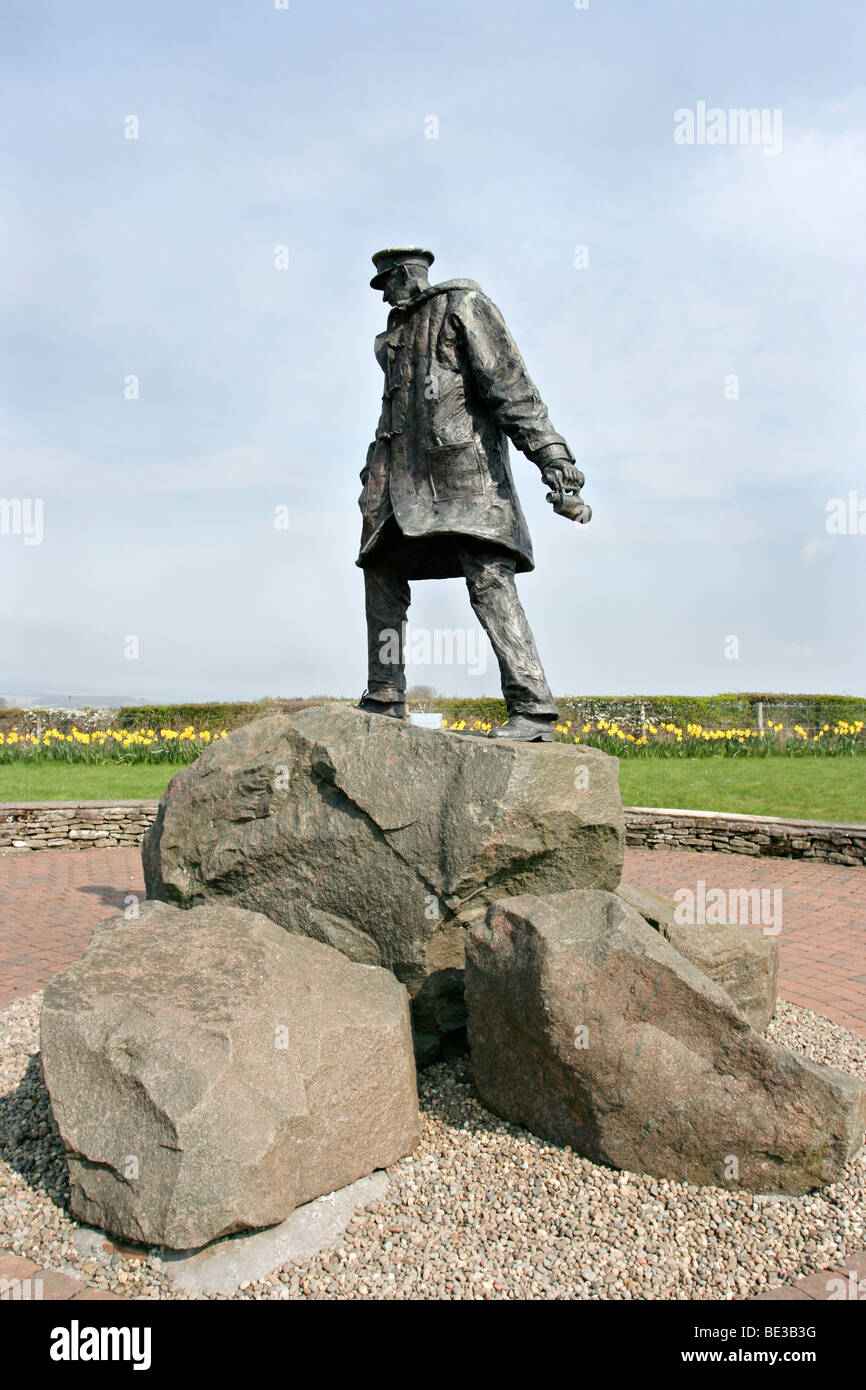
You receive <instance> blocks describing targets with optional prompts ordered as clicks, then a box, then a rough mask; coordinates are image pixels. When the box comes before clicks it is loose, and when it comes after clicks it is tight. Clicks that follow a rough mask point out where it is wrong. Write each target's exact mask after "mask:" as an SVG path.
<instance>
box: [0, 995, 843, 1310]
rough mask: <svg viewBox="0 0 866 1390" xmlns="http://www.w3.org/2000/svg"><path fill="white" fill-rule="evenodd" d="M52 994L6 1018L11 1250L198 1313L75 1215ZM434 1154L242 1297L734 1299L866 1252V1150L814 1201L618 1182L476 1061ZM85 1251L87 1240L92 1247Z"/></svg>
mask: <svg viewBox="0 0 866 1390" xmlns="http://www.w3.org/2000/svg"><path fill="white" fill-rule="evenodd" d="M41 998H42V996H41V992H37V993H35V994H31V995H29V996H28V997H27V998H24V999H19V1000H17V1001H16V1002H15V1003H14V1004H12V1005H11V1006H10V1007H8V1008H7V1009H5V1010H3V1011H2V1013H0V1249H5V1250H9V1251H12V1252H14V1253H15V1254H17V1255H22V1256H26V1257H27V1258H29V1259H32V1260H34V1261H35V1262H36V1263H38V1264H39V1265H41V1266H43V1267H45V1268H50V1269H57V1270H60V1271H62V1272H68V1273H72V1274H75V1275H77V1276H78V1277H80V1278H81V1279H83V1280H84V1282H85V1283H86V1284H87V1285H89V1286H90V1287H92V1288H97V1289H108V1290H110V1291H111V1292H112V1293H116V1294H122V1295H125V1296H126V1297H130V1298H136V1297H137V1298H173V1299H183V1298H186V1297H188V1295H187V1294H186V1293H184V1292H183V1291H181V1290H177V1289H175V1288H173V1287H172V1286H171V1285H169V1283H168V1280H167V1279H166V1276H165V1273H164V1270H163V1267H162V1264H161V1262H160V1260H159V1252H158V1251H157V1250H146V1249H140V1250H136V1249H134V1248H132V1249H131V1248H130V1247H128V1246H126V1247H123V1249H122V1250H116V1249H113V1248H112V1247H111V1246H109V1248H107V1249H106V1248H104V1246H103V1243H102V1242H101V1241H99V1240H94V1239H93V1238H88V1237H87V1235H86V1233H85V1232H84V1231H82V1230H81V1229H80V1228H79V1226H78V1223H77V1222H76V1221H75V1220H74V1219H73V1218H72V1217H71V1216H70V1215H69V1211H68V1196H69V1189H68V1182H67V1176H66V1167H65V1162H64V1158H63V1151H62V1146H61V1144H60V1141H59V1138H58V1135H57V1130H56V1127H55V1125H54V1121H53V1118H52V1115H51V1111H50V1107H49V1103H48V1097H47V1094H46V1091H45V1086H44V1083H43V1079H42V1070H41V1064H40V1060H39V1055H38V1048H39V1042H38V1018H39V1008H40V1004H41ZM768 1036H770V1037H771V1038H773V1040H774V1041H776V1042H779V1043H783V1044H784V1045H785V1046H787V1047H790V1048H792V1049H793V1050H794V1051H798V1052H801V1053H804V1054H805V1055H806V1056H808V1057H811V1058H812V1059H813V1060H814V1061H819V1062H826V1063H829V1064H830V1065H833V1066H837V1067H840V1068H843V1069H846V1070H848V1071H851V1072H854V1073H856V1074H857V1075H859V1076H861V1077H863V1078H864V1079H866V1039H864V1038H860V1037H858V1036H857V1035H856V1034H854V1033H851V1032H849V1031H848V1030H847V1029H845V1028H841V1027H839V1026H838V1025H836V1024H833V1023H830V1022H829V1021H828V1020H827V1019H825V1018H821V1017H820V1016H819V1015H817V1014H814V1013H812V1012H811V1011H809V1010H808V1009H802V1008H799V1007H797V1006H795V1005H793V1004H789V1003H787V1002H785V1001H784V1000H780V1001H779V1008H778V1013H777V1017H776V1019H775V1020H774V1022H773V1023H772V1024H771V1026H770V1028H769V1029H768ZM419 1091H420V1099H421V1106H422V1112H423V1132H422V1139H421V1143H420V1145H419V1147H418V1149H417V1150H416V1152H415V1153H414V1154H413V1155H412V1156H411V1157H409V1158H404V1159H402V1160H401V1161H400V1162H399V1163H397V1164H395V1165H394V1166H393V1167H392V1168H391V1169H390V1170H389V1175H390V1179H391V1182H390V1187H389V1190H388V1192H387V1194H386V1196H385V1198H384V1199H383V1200H382V1201H381V1202H377V1203H373V1204H372V1205H371V1206H369V1207H367V1208H365V1209H364V1210H362V1211H359V1212H358V1213H357V1214H356V1216H355V1218H354V1219H353V1221H352V1222H351V1223H350V1225H349V1226H348V1228H347V1230H346V1232H345V1234H344V1236H343V1237H342V1239H341V1240H340V1242H339V1244H337V1245H336V1247H334V1248H333V1249H331V1250H328V1251H325V1252H323V1253H322V1254H320V1255H318V1256H316V1257H315V1258H313V1259H309V1260H306V1261H304V1262H303V1263H301V1264H293V1265H289V1266H287V1267H283V1268H282V1269H280V1270H277V1271H276V1272H275V1273H273V1274H272V1275H270V1276H269V1277H268V1278H267V1279H263V1280H260V1281H258V1282H256V1283H255V1284H248V1285H246V1286H244V1287H242V1288H241V1289H240V1290H238V1291H237V1292H236V1293H235V1294H233V1295H232V1297H234V1298H240V1299H275V1298H281V1299H349V1298H364V1299H370V1298H394V1299H455V1298H458V1299H467V1298H468V1299H635V1298H637V1299H732V1298H745V1297H747V1296H749V1295H751V1294H756V1293H761V1292H763V1291H764V1290H766V1289H767V1288H770V1287H772V1286H773V1285H776V1284H779V1283H789V1282H793V1281H794V1280H796V1279H800V1278H803V1277H805V1276H806V1275H808V1274H810V1273H812V1272H813V1271H814V1270H821V1269H828V1268H830V1267H831V1266H832V1265H833V1264H834V1263H835V1262H836V1261H837V1259H838V1258H839V1257H841V1256H844V1255H845V1254H847V1253H848V1252H849V1251H851V1250H858V1249H863V1248H864V1247H866V1151H864V1150H863V1149H861V1150H860V1153H859V1154H858V1155H857V1157H856V1158H855V1159H854V1160H853V1161H852V1162H851V1163H850V1164H849V1165H848V1168H847V1170H846V1176H845V1179H844V1181H842V1182H839V1183H836V1184H834V1186H832V1187H829V1188H826V1189H825V1190H823V1191H822V1192H819V1193H814V1194H812V1195H809V1196H806V1197H797V1198H791V1197H785V1196H779V1197H774V1196H754V1195H753V1194H751V1193H747V1192H742V1193H738V1192H731V1191H725V1190H721V1189H716V1188H698V1187H694V1186H692V1185H690V1184H688V1183H681V1182H666V1181H663V1180H661V1179H659V1178H651V1177H648V1176H646V1175H645V1174H638V1173H625V1172H622V1173H621V1172H616V1171H614V1170H611V1169H607V1168H603V1167H600V1166H598V1165H597V1164H594V1163H590V1162H589V1161H588V1160H586V1159H583V1158H580V1157H579V1156H578V1155H577V1154H575V1153H573V1152H572V1151H571V1150H570V1149H568V1148H560V1147H558V1146H556V1145H552V1144H548V1143H546V1142H545V1141H544V1140H542V1139H537V1138H535V1136H533V1135H531V1134H529V1133H527V1132H526V1131H525V1130H521V1129H518V1128H516V1127H514V1126H512V1125H509V1124H506V1123H505V1122H504V1121H502V1120H499V1119H497V1118H496V1117H495V1116H493V1115H491V1114H490V1113H489V1112H488V1111H486V1110H484V1108H483V1107H482V1105H481V1104H480V1102H479V1100H478V1097H477V1095H476V1093H475V1089H474V1086H473V1082H472V1072H471V1067H470V1065H469V1060H468V1058H467V1057H458V1058H457V1059H456V1060H454V1061H451V1062H443V1063H438V1064H437V1065H435V1066H432V1067H428V1068H427V1069H426V1070H425V1071H423V1072H422V1073H421V1074H420V1076H419ZM76 1237H77V1240H76Z"/></svg>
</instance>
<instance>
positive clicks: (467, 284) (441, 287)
mask: <svg viewBox="0 0 866 1390" xmlns="http://www.w3.org/2000/svg"><path fill="white" fill-rule="evenodd" d="M450 290H478V292H479V294H480V293H481V286H480V285H479V284H477V283H476V281H475V280H443V281H441V283H440V284H438V285H431V286H430V288H429V289H427V290H422V291H421V293H420V294H416V295H415V296H414V298H412V299H410V300H409V301H408V303H406V304H395V305H394V307H393V308H392V309H391V311H390V312H389V314H388V326H389V327H390V326H391V320H392V318H394V316H395V315H397V316H399V315H402V314H408V313H410V312H411V311H412V310H413V309H416V308H417V307H418V305H419V304H426V302H427V300H428V299H432V298H433V296H434V295H437V294H448V293H449V291H450ZM394 322H395V323H396V322H397V319H396V318H394Z"/></svg>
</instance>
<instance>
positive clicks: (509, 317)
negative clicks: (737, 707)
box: [0, 0, 866, 699]
mask: <svg viewBox="0 0 866 1390" xmlns="http://www.w3.org/2000/svg"><path fill="white" fill-rule="evenodd" d="M277 2H278V4H279V3H281V0H277ZM6 14H7V18H6V20H5V34H4V38H3V44H2V49H3V60H2V61H3V73H2V79H3V80H2V98H0V100H2V106H3V108H4V110H3V112H2V116H3V125H4V128H5V129H6V132H7V133H6V136H5V138H4V149H3V164H4V166H5V172H4V179H3V183H4V189H5V192H4V197H3V202H4V204H5V213H6V217H5V219H4V220H5V222H6V230H5V233H4V243H3V261H4V270H5V274H4V275H3V290H2V293H3V304H2V321H3V329H2V334H3V362H2V369H3V397H4V411H3V468H2V476H0V497H3V498H5V499H6V500H7V502H11V501H14V500H15V499H19V500H20V501H22V502H26V501H27V499H30V500H31V501H32V502H34V503H35V501H36V500H37V499H41V505H42V521H41V533H39V531H38V529H37V528H36V526H35V522H36V517H37V511H38V509H37V508H35V507H34V508H32V509H31V513H30V516H31V523H33V524H32V526H31V532H32V533H31V535H30V536H28V535H25V534H24V529H25V525H26V517H27V510H26V507H25V510H24V512H22V513H21V517H22V520H21V522H20V524H18V523H16V514H15V510H14V508H11V507H7V509H6V512H5V516H6V520H5V522H4V523H3V526H4V532H5V533H3V534H0V615H2V632H3V635H2V667H0V694H7V695H8V694H10V693H11V694H13V695H14V694H15V693H27V692H31V691H56V692H58V693H64V692H67V691H70V692H72V691H83V692H100V693H104V694H113V695H124V694H126V695H129V696H130V697H135V698H152V699H156V698H162V699H171V698H187V699H212V698H221V697H235V698H244V697H256V696H260V695H263V694H266V693H267V694H275V695H276V694H280V695H286V696H289V695H303V694H322V693H330V694H334V695H354V694H360V692H361V690H362V689H363V687H364V684H365V674H366V670H365V632H364V619H363V576H362V573H361V571H360V570H359V569H358V568H356V566H355V564H354V561H355V557H356V554H357V544H358V536H359V532H360V513H359V511H358V506H357V498H358V493H359V490H360V484H359V481H358V472H359V470H360V468H361V467H362V465H363V462H364V456H365V452H366V448H367V444H368V442H369V441H370V439H371V438H372V435H373V432H374V430H375V425H376V420H377V418H378V413H379V406H380V398H381V389H382V376H381V371H380V369H379V367H378V366H377V364H376V362H375V359H374V357H373V351H372V344H373V338H374V336H375V334H376V333H377V332H378V331H380V329H381V328H382V327H383V326H384V322H385V316H386V312H387V309H386V306H385V305H383V304H382V302H381V298H380V296H379V295H378V294H376V293H375V292H374V291H372V290H371V289H370V288H369V287H368V280H369V277H370V274H371V273H372V266H371V263H370V256H371V254H372V252H374V251H376V250H378V249H379V248H380V247H381V246H387V245H395V244H404V243H407V242H411V243H419V244H421V245H423V246H428V247H430V248H431V249H432V250H433V251H434V252H435V255H436V262H435V265H434V266H433V268H432V271H431V278H432V279H434V280H435V279H451V278H453V277H455V276H468V277H471V278H472V279H474V280H477V281H479V282H480V284H481V285H482V287H483V289H484V290H485V291H486V292H487V293H488V294H489V295H490V296H491V297H492V298H493V299H494V300H495V302H496V303H497V304H498V305H499V307H500V308H501V310H502V311H503V313H504V315H505V318H506V321H507V323H508V324H509V327H510V328H511V331H512V333H513V334H514V336H515V338H516V340H517V343H518V345H519V347H520V349H521V351H522V353H523V356H524V358H525V360H526V363H527V366H528V368H529V371H530V373H531V375H532V376H533V378H534V379H535V381H536V382H537V384H538V387H539V389H540V391H541V394H542V396H543V398H544V400H545V401H546V402H547V404H548V406H549V409H550V414H551V418H552V421H553V424H554V428H555V429H557V430H558V431H560V432H561V433H562V434H564V435H565V436H566V438H567V439H568V441H569V443H570V445H571V447H572V449H573V451H574V453H575V455H576V457H577V460H578V463H579V465H580V466H581V468H582V469H583V470H584V472H585V474H586V478H587V482H586V487H585V489H584V493H585V496H586V499H587V501H589V502H590V503H591V504H592V507H593V510H594V517H593V520H592V522H591V524H590V526H589V527H583V528H578V527H576V526H574V525H571V524H569V523H567V522H566V521H564V520H563V519H562V518H560V517H556V516H555V515H554V514H553V511H552V509H551V508H550V506H549V505H548V504H547V503H546V502H545V489H544V486H543V484H542V483H541V481H540V478H539V475H538V472H537V470H536V469H535V467H534V466H533V465H532V464H530V463H529V462H528V461H527V460H526V459H524V458H523V457H522V456H521V455H514V457H513V468H514V474H515V480H516V482H517V486H518V490H519V492H520V495H521V498H522V501H523V505H524V509H525V511H526V514H527V518H528V521H529V524H530V530H531V532H532V537H533V542H534V548H535V559H536V566H537V568H536V570H535V572H534V573H533V574H530V575H526V576H524V577H522V579H521V580H520V581H519V587H520V591H521V594H522V596H523V599H524V603H525V605H526V608H527V612H528V614H529V618H530V621H531V623H532V625H533V628H534V630H535V633H536V637H537V641H538V646H539V649H540V652H541V656H542V659H543V661H544V664H545V667H546V669H547V673H548V676H549V679H550V683H551V685H552V687H553V689H554V691H556V692H557V693H559V694H565V693H613V692H622V693H628V692H643V693H660V692H683V693H691V692H710V691H719V690H776V691H784V690H797V691H812V690H821V691H840V692H851V693H857V694H864V693H866V657H864V642H863V632H864V626H866V624H864V560H866V534H857V533H856V524H855V526H854V527H853V528H852V527H851V526H850V524H847V533H843V534H830V533H828V530H827V521H828V504H829V503H832V499H834V498H842V499H845V501H846V504H847V501H848V498H849V494H850V493H855V494H856V497H855V499H854V502H855V505H856V503H857V502H858V501H862V502H863V503H864V510H866V468H864V433H866V432H864V407H863V401H864V377H866V372H864V367H866V363H864V356H866V353H864V323H866V304H864V293H863V285H864V268H863V227H864V226H866V194H864V184H866V172H864V171H866V94H864V85H863V61H862V58H863V52H864V39H866V34H864V29H866V19H864V10H863V6H862V4H860V3H858V2H857V0H852V3H834V0H830V2H829V3H824V4H822V5H821V6H819V7H816V6H815V5H814V4H805V3H796V2H794V3H792V0H763V2H760V3H759V2H757V0H730V2H729V3H727V4H725V5H716V4H712V5H711V4H704V3H696V0H660V2H659V3H654V4H652V5H648V4H646V0H640V3H637V2H635V3H631V2H630V0H624V2H621V3H614V0H589V5H588V8H586V9H578V8H576V6H575V5H574V3H573V0H439V3H437V4H436V5H408V4H406V3H405V0H404V3H397V2H396V0H395V2H394V3H390V0H372V2H371V3H359V2H358V0H289V7H288V8H287V9H282V8H277V7H276V5H275V4H274V0H235V3H228V0H207V3H205V2H204V0H184V3H182V4H178V3H177V0H148V3H147V4H142V5H126V4H118V3H117V0H111V3H98V2H97V0H79V3H76V4H75V5H70V4H69V3H68V0H62V3H61V2H60V0H27V3H16V2H15V0H13V2H12V3H11V4H8V5H7V6H6ZM700 103H705V106H706V109H709V110H710V111H711V110H712V108H721V109H722V110H723V111H725V112H727V111H728V110H729V109H731V108H757V109H759V110H764V111H765V112H766V117H765V127H764V133H763V136H762V135H761V132H760V131H758V132H757V136H758V142H757V143H751V144H749V143H732V132H731V130H730V121H727V130H726V131H724V132H723V134H724V137H725V141H726V142H725V143H718V142H716V143H708V141H707V138H706V137H705V138H704V142H703V143H698V140H699V139H700V136H701V135H702V134H703V133H704V132H703V130H701V129H699V123H700V121H701V120H702V119H703V118H702V117H701V115H700V111H699V104H700ZM683 111H686V112H689V113H694V120H695V127H694V134H695V142H694V143H691V144H687V143H680V142H678V140H677V139H675V134H676V132H677V130H678V129H679V132H680V137H681V138H682V136H683V132H684V130H687V124H688V122H687V119H686V118H685V117H683V116H682V114H681V115H680V116H679V117H676V113H677V112H679V113H682V112H683ZM774 113H775V114H774ZM130 118H134V120H131V119H130ZM713 119H714V120H715V121H716V127H715V136H718V135H719V126H718V118H713V117H711V120H713ZM770 122H773V124H772V125H771V124H770ZM705 128H706V127H705ZM734 133H736V131H735V132H734ZM741 134H742V132H741ZM130 135H137V137H138V138H128V137H129V136H130ZM771 135H772V139H771V138H770V136H771ZM431 136H433V137H435V138H430V137H431ZM711 137H712V132H711ZM712 138H714V137H712ZM282 246H285V247H287V248H288V268H287V269H280V268H278V267H277V265H276V264H275V259H278V258H279V253H278V252H275V248H278V247H282ZM578 247H585V248H587V250H586V252H577V253H576V250H575V248H578ZM587 258H588V264H585V262H586V261H587ZM576 262H577V264H576ZM132 377H134V378H137V380H138V392H139V394H138V398H137V399H134V398H133V399H127V398H126V394H125V393H127V394H128V393H129V391H130V386H129V384H128V383H129V379H130V378H132ZM125 383H126V385H125ZM134 385H135V383H133V389H134ZM277 508H286V509H287V513H286V515H287V516H288V527H287V529H286V528H283V529H281V528H280V527H278V526H276V525H275V515H277V516H281V515H282V513H279V512H278V513H275V509H277ZM838 525H839V523H838V521H837V522H836V527H837V529H838ZM863 528H864V531H866V517H864V519H863ZM852 530H853V532H854V533H853V534H852V533H851V532H852ZM36 540H39V541H40V543H38V544H37V543H29V542H32V541H36ZM410 617H411V623H412V626H413V627H414V628H416V629H417V630H431V631H432V630H433V629H436V628H451V629H455V628H474V626H475V625H474V619H473V616H472V613H471V610H470V608H469V604H468V599H467V596H466V590H465V585H464V584H463V583H462V581H457V580H449V581H444V582H440V583H432V582H427V583H421V584H417V585H415V586H414V589H413V607H412V611H411V615H410ZM131 638H134V639H135V641H134V642H130V640H129V639H131ZM732 638H735V639H737V640H736V642H732V641H731V639H732ZM737 651H738V653H739V654H738V655H736V653H737ZM136 652H137V655H136ZM476 664H477V665H480V666H481V667H484V668H485V669H484V670H482V671H481V672H480V673H477V674H473V673H471V672H470V671H469V670H468V669H467V666H466V665H462V666H461V665H447V664H446V665H439V666H436V667H429V666H428V667H424V666H417V665H416V666H414V667H412V668H410V672H409V677H410V680H411V681H413V682H423V683H427V684H432V685H434V686H435V687H436V688H437V689H439V690H440V691H442V692H443V693H446V694H451V693H459V694H466V695H472V694H486V693H491V694H492V693H497V692H498V673H497V671H496V667H495V662H494V661H493V659H492V656H491V657H490V659H489V660H488V661H486V662H485V661H483V660H482V661H481V662H479V663H476Z"/></svg>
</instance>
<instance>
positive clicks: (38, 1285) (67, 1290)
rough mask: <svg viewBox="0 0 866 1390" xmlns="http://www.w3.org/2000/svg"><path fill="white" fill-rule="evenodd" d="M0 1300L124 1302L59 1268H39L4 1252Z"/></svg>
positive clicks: (0, 1267)
mask: <svg viewBox="0 0 866 1390" xmlns="http://www.w3.org/2000/svg"><path fill="white" fill-rule="evenodd" d="M0 1299H3V1300H4V1302H5V1301H9V1302H18V1301H19V1300H26V1301H28V1302H29V1301H30V1300H37V1301H41V1300H42V1299H46V1300H48V1299H51V1300H58V1301H60V1300H62V1301H63V1302H68V1301H72V1302H75V1303H80V1302H82V1301H85V1302H92V1301H93V1300H94V1299H104V1300H106V1301H107V1300H116V1301H117V1302H120V1303H123V1302H125V1301H126V1300H125V1299H124V1298H123V1297H122V1296H121V1295H120V1294H117V1293H110V1292H109V1290H108V1289H96V1288H92V1287H89V1286H88V1285H86V1284H83V1283H82V1282H81V1280H80V1279H79V1278H78V1277H77V1276H75V1275H71V1274H61V1273H60V1270H59V1269H41V1268H40V1266H39V1265H36V1264H34V1263H33V1261H32V1260H26V1259H24V1258H23V1256H21V1255H12V1254H10V1253H8V1252H7V1251H0Z"/></svg>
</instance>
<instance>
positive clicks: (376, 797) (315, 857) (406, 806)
mask: <svg viewBox="0 0 866 1390" xmlns="http://www.w3.org/2000/svg"><path fill="white" fill-rule="evenodd" d="M617 774H618V763H617V760H616V759H615V758H611V757H608V756H607V755H606V754H604V753H601V752H599V751H598V750H597V749H592V748H581V747H580V746H579V745H575V744H561V743H556V744H540V743H537V744H520V743H506V742H497V741H493V740H487V739H484V738H470V737H460V736H459V735H455V734H451V733H446V732H443V731H441V730H433V729H424V728H418V727H417V726H414V725H411V724H409V722H408V721H405V722H402V721H398V720H394V719H388V718H384V717H382V716H381V715H370V714H364V713H362V712H361V711H360V710H356V709H352V708H350V707H347V706H345V705H338V704H331V705H319V706H314V707H310V708H307V709H304V710H301V711H300V712H297V713H294V714H285V715H283V714H281V715H271V716H268V717H266V718H263V719H261V720H257V721H255V722H253V723H251V724H247V725H244V726H243V727H242V728H240V729H236V730H235V731H234V732H233V733H231V734H229V735H228V737H227V738H225V739H220V740H219V741H218V742H217V743H215V744H214V745H213V746H212V747H211V748H209V749H208V750H207V751H206V752H205V753H203V754H202V756H201V757H200V758H199V759H198V760H197V761H196V762H195V763H193V764H191V765H190V766H189V767H187V768H184V769H183V771H182V772H179V773H178V774H177V776H176V777H175V778H174V779H173V780H172V781H171V782H170V783H169V786H168V787H167V789H166V791H165V794H164V796H163V798H162V801H161V802H160V807H159V813H158V815H157V818H156V821H155V823H154V825H153V826H152V828H151V829H150V831H149V833H148V835H147V837H146V839H145V843H144V849H143V855H142V858H143V864H144V874H145V882H146V885H147V894H148V897H150V898H161V899H164V900H165V901H167V902H171V903H174V904H176V905H177V906H179V907H190V906H192V905H194V904H196V903H202V902H215V901H225V900H229V901H231V902H233V903H235V904H237V905H238V906H239V907H245V908H249V909H252V910H255V911H259V912H264V913H265V914H266V915H267V916H268V917H270V918H271V919H272V920H273V921H274V922H278V923H279V925H280V926H282V927H285V928H286V929H287V930H288V931H290V932H298V933H302V934H304V935H306V936H312V937H314V938H316V939H317V940H319V941H323V942H325V943H327V944H328V945H330V946H333V947H335V948H336V949H337V950H339V951H342V952H343V953H344V954H345V955H347V956H348V957H349V958H350V959H351V960H356V961H362V962H364V963H367V964H381V965H383V966H386V967H387V968H388V969H389V970H392V971H393V972H394V973H395V975H396V976H397V978H398V979H399V980H401V981H402V982H403V983H404V984H405V985H406V986H407V988H408V990H409V993H410V995H411V996H412V998H413V1012H414V1020H415V1027H416V1037H417V1038H418V1041H419V1046H420V1047H421V1048H422V1049H423V1047H424V1046H425V1045H428V1044H429V1043H430V1041H431V1039H432V1041H433V1043H434V1045H435V1041H436V1038H437V1036H440V1035H442V1034H447V1033H449V1032H452V1031H454V1030H456V1029H459V1028H461V1027H462V1026H463V1024H464V1023H465V1012H464V1006H463V989H462V973H461V972H462V969H463V963H464V937H465V928H466V926H467V924H469V923H471V922H473V921H476V920H482V919H483V917H484V913H485V912H486V910H487V907H488V905H489V903H491V902H492V901H493V900H494V899H496V898H500V897H503V896H509V895H512V894H517V893H528V892H539V893H545V892H555V891H558V890H560V889H565V888H586V887H593V888H607V889H614V888H615V887H616V886H617V884H618V883H619V880H620V875H621V871H622V861H623V854H624V850H625V830H624V821H623V814H622V805H621V802H620V796H619V787H618V784H617Z"/></svg>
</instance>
